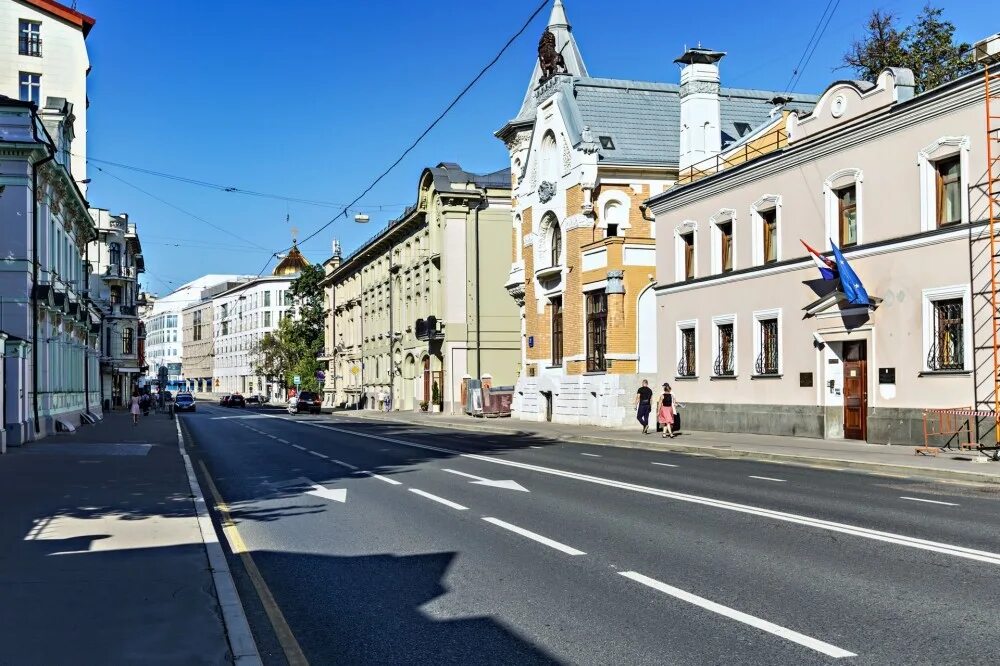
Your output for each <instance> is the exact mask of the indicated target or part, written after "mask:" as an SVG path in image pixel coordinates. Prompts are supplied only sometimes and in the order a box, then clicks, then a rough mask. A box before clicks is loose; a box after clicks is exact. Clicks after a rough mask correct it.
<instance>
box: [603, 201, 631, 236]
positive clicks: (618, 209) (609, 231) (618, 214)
mask: <svg viewBox="0 0 1000 666" xmlns="http://www.w3.org/2000/svg"><path fill="white" fill-rule="evenodd" d="M627 222H628V214H627V212H626V210H625V207H624V206H622V204H621V202H620V201H609V202H608V203H607V205H605V206H604V227H605V229H606V232H605V235H606V236H607V237H609V238H610V237H612V236H617V235H618V234H619V232H620V231H621V230H622V228H623V227H625V226H627V224H626V223H627Z"/></svg>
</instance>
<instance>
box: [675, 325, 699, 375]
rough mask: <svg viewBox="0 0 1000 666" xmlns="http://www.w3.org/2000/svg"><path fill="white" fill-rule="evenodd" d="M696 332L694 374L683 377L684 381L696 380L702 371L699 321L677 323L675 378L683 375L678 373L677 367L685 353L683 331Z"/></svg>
mask: <svg viewBox="0 0 1000 666" xmlns="http://www.w3.org/2000/svg"><path fill="white" fill-rule="evenodd" d="M687 330H694V374H693V375H683V378H684V379H694V378H695V377H697V376H698V371H699V370H701V359H700V358H699V357H698V346H699V342H700V339H699V336H698V320H697V319H684V320H682V321H678V322H677V329H676V331H677V332H676V335H675V341H676V346H675V352H676V353H675V355H674V361H675V362H674V376H675V377H682V375H680V374H678V373H677V366H678V365H680V362H681V356H682V353H683V341H684V334H683V331H687Z"/></svg>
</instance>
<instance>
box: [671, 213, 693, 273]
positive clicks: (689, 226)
mask: <svg viewBox="0 0 1000 666" xmlns="http://www.w3.org/2000/svg"><path fill="white" fill-rule="evenodd" d="M687 234H691V239H692V243H693V245H694V249H693V252H692V255H693V257H694V276H695V277H698V223H697V222H696V221H694V220H684V221H683V222H681V223H680V224H678V225H677V226H676V227H674V281H675V282H685V281H687V277H686V276H685V274H684V241H682V240H681V236H684V235H687Z"/></svg>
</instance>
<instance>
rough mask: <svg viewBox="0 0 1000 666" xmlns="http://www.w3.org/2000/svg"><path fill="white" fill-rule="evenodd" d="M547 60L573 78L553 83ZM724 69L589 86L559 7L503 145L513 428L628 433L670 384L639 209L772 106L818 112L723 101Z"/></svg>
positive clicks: (704, 54) (702, 64)
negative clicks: (516, 313)
mask: <svg viewBox="0 0 1000 666" xmlns="http://www.w3.org/2000/svg"><path fill="white" fill-rule="evenodd" d="M546 49H552V50H554V51H555V52H557V53H560V54H561V55H562V60H563V61H564V67H561V68H559V67H557V68H556V69H555V70H554V71H544V70H543V69H542V67H541V64H540V63H541V62H542V59H543V58H546V59H548V60H551V57H546V56H547V54H546ZM548 55H551V54H548ZM723 56H724V54H723V53H719V52H715V51H711V50H709V49H702V48H695V49H689V50H688V51H686V52H685V53H684V54H683V55H682V56H681V57H680V58H678V59H677V61H676V62H677V63H678V64H680V65H682V66H683V69H682V70H681V76H680V79H681V83H680V85H677V84H668V83H651V82H644V81H631V80H619V79H603V78H594V77H591V76H590V75H589V74H588V71H587V68H586V66H585V64H584V62H583V57H582V55H581V53H580V50H579V48H578V47H577V44H576V41H575V39H574V37H573V33H572V31H571V28H570V25H569V22H568V20H567V18H566V14H565V10H564V7H563V5H562V3H561V2H558V1H557V2H556V3H555V6H554V7H553V10H552V15H551V17H550V19H549V23H548V27H547V29H546V34H545V36H543V39H542V42H541V45H540V46H539V61H538V63H536V65H535V69H534V72H533V73H532V76H531V80H530V81H529V85H528V89H527V91H526V93H525V96H524V101H523V103H522V106H521V109H520V111H519V112H518V114H517V116H516V117H515V118H514V119H513V120H511V121H509V122H508V123H507V124H506V125H504V127H503V128H501V129H500V130H499V131H498V132H497V133H496V135H497V137H499V138H500V139H502V140H503V141H504V143H505V144H506V146H507V149H508V151H509V153H510V159H511V170H512V176H513V177H512V182H513V188H514V189H513V230H512V234H513V237H514V247H513V251H512V254H511V260H512V263H511V266H510V269H509V278H508V281H507V288H508V291H509V293H510V295H511V296H512V297H513V298H514V299H515V300H516V302H517V303H518V305H519V306H520V308H521V315H522V350H523V351H522V359H521V363H522V371H521V373H520V377H519V378H518V381H517V389H516V392H515V396H514V403H513V412H514V416H515V417H518V418H522V419H526V420H550V421H557V422H563V423H589V424H595V425H603V426H618V425H622V424H624V423H627V422H629V421H630V420H631V419H632V418H633V417H634V408H633V399H634V395H635V391H636V389H637V387H638V386H639V383H640V382H641V380H643V379H648V380H650V382H651V383H652V384H654V385H655V384H656V383H657V382H658V381H659V380H660V379H661V378H663V373H664V366H663V364H662V362H661V359H660V358H659V350H658V338H659V336H660V332H659V331H658V326H657V314H656V297H655V293H654V291H653V287H654V282H655V274H656V252H655V244H656V242H657V240H656V229H655V227H654V226H653V224H652V218H651V217H649V216H648V215H647V213H646V212H645V210H644V208H643V205H642V204H643V202H644V201H645V200H646V199H648V198H650V197H655V196H656V195H658V194H660V193H661V192H663V191H665V190H667V189H669V188H670V187H672V186H673V185H674V183H675V182H677V180H678V177H679V175H678V174H679V171H681V170H685V171H686V170H689V168H690V167H691V165H693V164H696V163H700V162H701V161H703V160H704V159H706V158H709V157H711V156H714V155H717V154H718V153H719V152H720V151H721V150H723V149H725V148H728V147H730V146H731V145H734V144H735V143H736V142H738V141H739V140H740V139H742V138H743V137H745V136H746V135H748V134H749V132H750V131H751V129H752V128H753V127H756V126H757V125H759V124H760V123H761V122H764V121H765V120H767V119H769V118H770V117H771V113H772V112H773V111H774V108H775V106H776V105H785V106H786V107H789V108H811V105H812V102H814V101H815V98H814V97H808V96H800V99H799V100H798V101H793V102H790V103H789V100H785V99H782V100H776V99H774V98H775V97H777V93H774V92H769V91H759V90H742V89H733V88H721V86H720V76H719V66H718V62H719V60H721V59H722V57H723ZM778 112H780V109H779V111H778Z"/></svg>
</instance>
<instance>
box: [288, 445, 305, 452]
mask: <svg viewBox="0 0 1000 666" xmlns="http://www.w3.org/2000/svg"><path fill="white" fill-rule="evenodd" d="M292 446H294V447H295V448H297V449H298V450H299V451H307V450H308V449H306V447H304V446H302V445H301V444H292Z"/></svg>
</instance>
